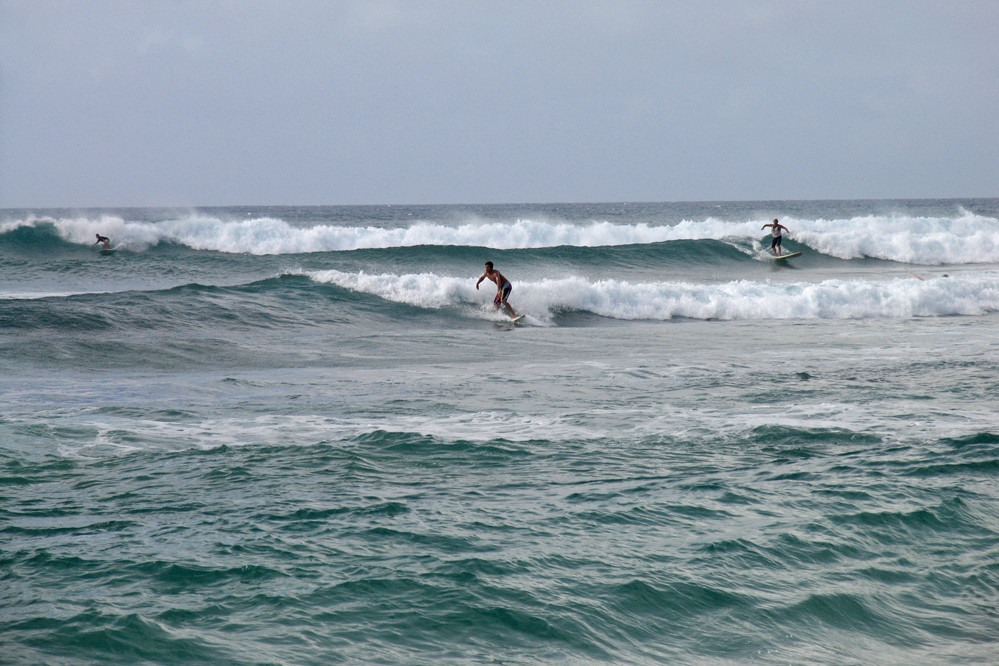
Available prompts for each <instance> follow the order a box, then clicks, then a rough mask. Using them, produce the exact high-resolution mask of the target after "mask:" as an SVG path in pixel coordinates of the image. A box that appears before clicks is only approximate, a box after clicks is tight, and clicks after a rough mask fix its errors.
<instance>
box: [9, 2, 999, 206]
mask: <svg viewBox="0 0 999 666" xmlns="http://www.w3.org/2000/svg"><path fill="white" fill-rule="evenodd" d="M997 19H999V3H994V2H962V3H942V2H941V3H934V2H924V3H911V2H879V1H878V0H874V1H871V0H867V1H864V2H850V1H847V2H837V3H812V2H758V1H745V2H743V1H737V0H730V1H726V2H717V3H661V2H638V1H628V0H624V1H620V2H598V1H595V0H594V1H585V0H583V1H580V2H574V3H547V2H471V3H470V2H420V3H410V2H401V1H400V2H389V1H382V2H379V1H370V0H358V1H356V2H355V1H343V2H325V1H323V2H320V1H307V0H299V1H297V2H294V3H281V2H246V1H241V2H181V1H175V2H159V3H151V2H140V1H134V2H133V1H129V2H125V1H99V2H88V3H77V2H45V1H34V0H8V1H6V2H2V3H0V76H2V78H0V205H5V206H58V205H67V206H75V205H81V206H83V205H107V206H113V205H212V204H218V205H226V204H241V203H247V204H249V203H253V204H284V203H289V204H352V203H450V202H466V203H471V202H513V201H527V202H530V201H608V200H674V199H685V200H698V199H766V198H795V199H798V198H868V197H870V198H880V197H947V196H996V194H997V185H999V169H997V168H996V167H995V165H996V164H997V163H999V159H997V158H999V132H996V130H995V120H994V117H995V111H994V110H995V108H997V102H999V92H997V87H996V86H995V82H996V81H997V80H999V49H997V48H996V47H995V45H994V42H995V39H994V35H995V33H996V29H997V28H999V20H997Z"/></svg>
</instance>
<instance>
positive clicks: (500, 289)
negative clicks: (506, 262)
mask: <svg viewBox="0 0 999 666" xmlns="http://www.w3.org/2000/svg"><path fill="white" fill-rule="evenodd" d="M486 278H489V279H490V280H492V281H493V282H495V283H496V298H494V299H493V305H494V306H495V307H496V309H499V307H500V306H501V305H502V306H503V307H505V308H506V309H507V310H508V311H509V312H510V319H516V318H517V313H516V312H514V311H513V308H512V307H511V306H510V304H509V303H507V301H506V299H507V298H508V297H509V296H510V292H511V291H513V285H512V284H510V281H509V280H507V279H506V278H505V277H503V274H502V273H500V272H499V271H498V270H496V269H495V268H493V262H491V261H487V262H486V272H485V273H483V274H482V277H480V278H479V281H478V282H476V283H475V288H476V289H478V288H479V285H480V284H482V281H483V280H485V279H486Z"/></svg>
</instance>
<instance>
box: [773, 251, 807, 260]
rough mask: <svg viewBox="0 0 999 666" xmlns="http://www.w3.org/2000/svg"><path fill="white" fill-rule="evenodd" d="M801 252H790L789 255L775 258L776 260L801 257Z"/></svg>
mask: <svg viewBox="0 0 999 666" xmlns="http://www.w3.org/2000/svg"><path fill="white" fill-rule="evenodd" d="M800 256H801V253H800V252H788V253H787V254H782V255H780V256H779V257H774V259H790V258H791V257H800Z"/></svg>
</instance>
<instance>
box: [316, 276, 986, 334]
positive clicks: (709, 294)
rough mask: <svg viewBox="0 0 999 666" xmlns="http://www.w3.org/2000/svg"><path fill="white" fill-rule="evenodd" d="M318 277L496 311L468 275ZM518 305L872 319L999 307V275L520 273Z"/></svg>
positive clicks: (621, 312)
mask: <svg viewBox="0 0 999 666" xmlns="http://www.w3.org/2000/svg"><path fill="white" fill-rule="evenodd" d="M306 274H307V275H309V277H311V278H312V279H313V280H315V281H316V282H320V283H327V284H336V285H338V286H340V287H343V288H345V289H350V290H352V291H357V292H362V293H367V294H374V295H376V296H379V297H381V298H384V299H386V300H389V301H393V302H396V303H406V304H409V305H415V306H419V307H426V308H442V307H448V306H452V307H458V306H465V307H470V311H471V312H479V313H485V314H486V316H493V315H492V314H491V313H493V309H492V297H493V294H494V293H495V291H494V290H493V289H491V288H490V289H482V290H479V291H476V289H475V286H474V282H473V281H472V280H469V279H468V278H456V277H448V276H441V275H435V274H432V273H421V274H408V275H391V274H380V275H376V274H368V273H364V272H359V273H344V272H341V271H336V270H329V271H314V272H308V273H306ZM510 300H511V304H513V305H514V307H515V308H516V309H517V311H518V312H519V313H524V314H527V315H529V317H530V318H531V320H532V321H534V322H536V323H542V324H546V323H550V322H551V321H552V320H553V318H554V317H555V316H556V315H557V314H559V313H563V312H573V311H575V312H589V313H593V314H596V315H600V316H603V317H609V318H612V319H623V320H669V319H677V318H688V319H721V320H737V319H867V318H907V317H922V316H945V315H982V314H985V313H988V312H996V311H999V275H996V274H993V273H985V274H976V275H973V276H956V277H939V278H932V279H928V280H919V279H916V278H900V279H892V280H878V281H865V280H826V281H823V282H819V283H810V282H792V283H778V282H758V281H750V280H737V281H732V282H727V283H722V284H693V283H685V282H644V283H634V282H627V281H621V280H600V281H596V282H593V281H587V280H585V279H583V278H578V277H571V278H564V279H559V280H541V281H537V282H529V281H519V282H517V284H516V285H515V288H514V292H513V294H512V296H511V299H510Z"/></svg>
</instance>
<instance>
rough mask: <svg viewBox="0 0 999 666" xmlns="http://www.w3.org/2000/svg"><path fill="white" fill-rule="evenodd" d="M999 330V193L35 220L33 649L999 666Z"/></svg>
mask: <svg viewBox="0 0 999 666" xmlns="http://www.w3.org/2000/svg"><path fill="white" fill-rule="evenodd" d="M774 218H777V219H779V220H780V222H781V223H782V224H783V225H785V226H786V227H787V228H788V229H789V232H788V233H787V234H786V235H785V238H784V243H783V248H784V251H785V252H792V251H801V252H802V255H801V256H800V257H797V258H794V259H790V260H782V261H775V260H773V259H772V257H771V256H770V250H769V248H770V242H769V235H768V230H765V229H761V227H762V226H763V225H764V224H767V223H769V222H771V220H773V219H774ZM95 234H102V235H105V236H108V237H109V238H110V239H111V245H112V247H113V248H114V251H113V252H111V253H103V252H101V251H100V248H99V247H95V246H94V245H93V243H94V240H95ZM485 261H492V262H494V263H495V266H496V268H497V269H498V270H499V271H500V272H501V273H503V275H505V276H506V277H507V278H508V279H509V280H510V281H511V283H512V285H513V289H512V292H511V294H510V304H511V305H512V306H513V307H514V308H515V309H516V310H517V312H518V313H522V314H524V315H526V317H525V319H524V320H523V321H522V322H521V323H520V324H517V325H513V324H512V323H511V322H510V320H509V318H508V317H507V316H506V315H505V314H504V313H502V312H499V311H497V310H495V309H494V308H493V305H492V299H493V296H494V295H495V292H496V287H495V285H494V284H493V283H492V282H489V281H485V282H483V284H482V285H481V287H480V288H479V289H476V287H475V284H476V280H477V279H478V278H479V276H480V275H482V273H483V264H484V262H485ZM997 333H999V199H968V200H904V201H759V202H700V203H678V202H673V203H597V204H518V205H469V206H456V205H441V206H337V207H293V206H284V207H274V206H272V207H227V208H198V209H183V210H180V209H153V208H141V209H101V210H94V209H87V210H41V209H39V210H20V209H19V210H2V211H0V395H2V400H0V662H2V663H9V664H87V663H94V664H104V663H115V664H236V663H238V664H334V663H344V664H482V663H502V664H551V663H564V664H653V663H677V664H744V663H751V664H806V663H807V664H997V663H999V482H997V481H999V408H997V401H996V396H997V394H999V342H997V340H999V335H997Z"/></svg>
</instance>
